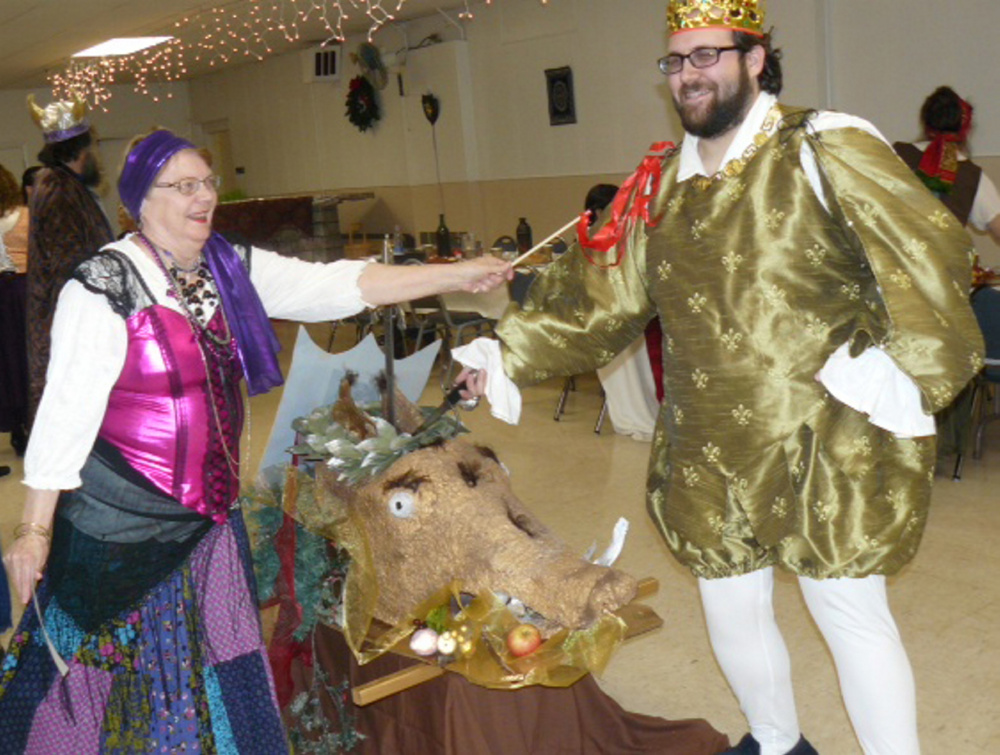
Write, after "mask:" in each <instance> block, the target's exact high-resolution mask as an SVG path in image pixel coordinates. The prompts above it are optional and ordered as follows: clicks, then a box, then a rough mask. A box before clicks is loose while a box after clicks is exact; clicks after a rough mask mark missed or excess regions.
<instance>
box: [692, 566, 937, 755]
mask: <svg viewBox="0 0 1000 755" xmlns="http://www.w3.org/2000/svg"><path fill="white" fill-rule="evenodd" d="M698 585H699V588H700V590H701V600H702V605H703V607H704V609H705V619H706V621H707V623H708V633H709V638H710V640H711V642H712V649H713V650H714V651H715V657H716V658H717V659H718V661H719V666H721V668H722V672H723V674H725V676H726V679H727V680H728V681H729V685H730V686H731V687H732V689H733V692H734V694H735V695H736V698H737V700H739V703H740V708H741V709H742V710H743V713H744V715H745V716H746V717H747V721H748V722H749V724H750V731H751V733H752V734H753V736H754V738H755V739H756V740H757V741H758V742H760V745H761V755H784V753H786V752H788V751H789V750H791V749H792V748H793V747H794V746H795V744H796V742H798V739H799V736H800V733H799V722H798V717H797V715H796V713H795V696H794V694H793V692H792V678H791V666H790V663H789V659H788V650H787V649H786V648H785V643H784V640H783V639H782V637H781V632H780V631H779V630H778V625H777V623H776V622H775V619H774V608H773V604H772V602H771V594H772V591H773V588H774V574H773V571H772V570H771V569H762V570H760V571H756V572H751V573H750V574H745V575H743V576H740V577H729V578H726V579H699V580H698ZM799 585H800V587H801V589H802V595H803V597H804V598H805V601H806V605H807V606H808V607H809V612H810V613H811V614H812V617H813V620H814V621H815V622H816V624H817V626H818V627H819V630H820V632H821V633H822V634H823V638H824V639H825V640H826V644H827V646H828V647H829V648H830V652H831V653H832V654H833V659H834V663H835V664H836V666H837V674H838V676H839V677H840V690H841V694H842V695H843V698H844V703H845V705H846V706H847V713H848V715H849V716H850V718H851V723H852V725H853V726H854V732H855V734H856V735H857V737H858V740H859V741H860V742H861V747H862V748H863V750H864V752H865V753H866V754H867V755H919V752H920V744H919V741H918V739H917V713H916V695H915V692H914V685H913V673H912V671H911V670H910V662H909V660H908V659H907V657H906V651H905V650H904V649H903V644H902V642H901V640H900V637H899V631H898V630H897V629H896V624H895V622H894V621H893V618H892V614H891V613H890V611H889V603H888V600H887V598H886V591H885V578H884V577H881V576H871V577H865V578H863V579H826V580H815V579H808V578H806V577H799Z"/></svg>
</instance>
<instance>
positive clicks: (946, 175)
mask: <svg viewBox="0 0 1000 755" xmlns="http://www.w3.org/2000/svg"><path fill="white" fill-rule="evenodd" d="M958 102H959V105H960V106H961V108H962V125H961V128H960V129H959V130H958V131H957V132H956V131H936V130H934V129H930V128H929V129H927V130H926V132H925V133H926V134H927V138H928V139H930V140H931V143H930V145H928V147H927V149H926V150H924V156H923V157H922V158H921V159H920V165H919V166H918V170H919V172H920V174H921V175H922V176H924V177H925V179H929V180H930V181H931V182H937V183H936V184H933V183H932V188H934V189H940V190H944V191H948V190H949V189H950V188H951V186H952V184H954V183H955V178H957V172H958V145H959V144H963V143H965V141H966V140H967V139H968V138H969V131H970V130H971V128H972V105H970V104H969V103H968V102H966V101H965V100H959V101H958Z"/></svg>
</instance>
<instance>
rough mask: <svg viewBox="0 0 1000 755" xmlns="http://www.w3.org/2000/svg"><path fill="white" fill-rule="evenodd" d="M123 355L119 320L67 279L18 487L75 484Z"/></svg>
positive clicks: (103, 302) (105, 305)
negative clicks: (22, 476)
mask: <svg viewBox="0 0 1000 755" xmlns="http://www.w3.org/2000/svg"><path fill="white" fill-rule="evenodd" d="M127 352H128V332H127V330H126V326H125V321H124V320H123V319H122V318H121V316H120V315H118V314H115V312H114V311H113V310H112V309H111V305H110V304H109V303H108V300H107V299H106V298H105V297H104V296H101V295H100V294H95V293H93V292H91V291H88V290H87V289H86V288H85V287H84V286H83V284H81V283H79V282H78V281H75V280H70V281H69V282H67V283H66V285H65V286H64V287H63V290H62V293H61V294H60V295H59V304H58V306H57V307H56V311H55V316H54V318H53V321H52V348H51V355H50V357H49V366H48V371H47V372H46V376H45V392H44V393H43V395H42V400H41V403H40V404H39V406H38V413H37V414H36V416H35V422H34V425H33V426H32V429H31V439H30V442H29V443H28V451H27V453H26V454H25V457H24V484H25V485H28V486H30V487H32V488H36V489H38V490H69V489H72V488H77V487H79V486H80V484H81V482H80V470H81V469H82V468H83V464H84V462H85V461H86V460H87V455H88V454H89V453H90V449H91V448H92V447H93V445H94V441H95V440H96V439H97V433H98V432H99V431H100V429H101V423H102V422H103V421H104V413H105V411H106V410H107V406H108V397H109V396H110V395H111V389H112V388H113V387H114V385H115V382H116V381H117V380H118V376H119V375H120V374H121V371H122V367H123V366H124V365H125V357H126V355H127Z"/></svg>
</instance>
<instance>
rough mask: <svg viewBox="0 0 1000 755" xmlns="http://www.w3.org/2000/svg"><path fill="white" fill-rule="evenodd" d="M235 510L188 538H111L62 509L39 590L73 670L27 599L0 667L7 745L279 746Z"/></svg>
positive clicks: (56, 748)
mask: <svg viewBox="0 0 1000 755" xmlns="http://www.w3.org/2000/svg"><path fill="white" fill-rule="evenodd" d="M232 514H233V515H232V516H231V517H230V518H229V521H228V522H227V523H226V524H222V525H212V526H211V527H210V528H203V531H199V532H198V533H197V534H196V536H195V537H193V538H188V540H193V541H194V542H193V544H191V545H190V546H189V547H188V548H187V550H186V551H183V550H182V551H178V548H177V544H176V543H174V544H173V545H168V546H164V544H163V543H162V542H161V541H159V540H155V539H152V540H146V541H142V542H137V543H132V544H130V545H127V546H122V545H121V544H120V543H119V544H109V543H107V542H105V541H103V540H102V539H100V538H94V537H91V536H90V535H88V534H86V533H85V532H83V531H81V530H80V529H78V528H77V527H76V526H74V524H73V523H72V522H70V521H69V520H68V519H67V518H66V517H65V516H57V518H56V523H55V532H54V534H53V547H52V557H51V558H50V562H49V567H48V571H47V573H46V577H45V579H44V580H43V581H42V582H41V583H40V585H39V589H38V598H39V605H40V607H41V609H42V612H43V614H44V628H45V630H47V633H48V636H49V638H50V640H51V642H52V644H53V646H54V648H55V650H56V651H57V652H58V653H59V655H60V656H61V657H62V658H63V659H65V661H66V662H67V663H68V665H69V672H68V673H67V674H66V675H65V676H62V675H61V674H60V673H59V671H58V669H57V667H56V664H55V662H54V660H53V656H52V652H51V651H50V649H49V647H48V646H47V644H46V642H45V637H44V633H43V632H42V627H41V626H40V623H39V620H38V616H37V614H36V613H35V611H34V610H33V609H32V608H31V606H30V605H29V607H28V610H26V611H25V614H24V618H23V619H22V621H21V623H20V626H19V627H18V629H17V631H16V633H15V635H14V638H13V640H12V641H11V645H10V648H9V649H8V654H7V656H6V658H5V660H4V662H3V664H2V667H0V753H2V755H7V754H8V753H9V754H11V755H13V754H14V753H18V754H20V753H31V754H38V755H42V754H48V753H51V754H52V755H56V754H58V755H63V754H64V753H68V752H73V753H98V752H100V753H154V752H155V753H181V752H183V753H192V752H198V753H261V755H265V754H266V755H277V754H280V753H287V752H288V747H287V744H286V739H285V734H284V730H283V727H282V724H281V720H280V714H279V711H278V704H277V700H276V698H275V693H274V683H273V680H272V677H271V671H270V667H269V666H268V662H267V654H266V649H265V647H264V644H263V639H262V637H261V627H260V615H259V612H258V610H257V603H256V588H255V582H254V577H253V570H252V565H251V559H250V547H249V542H248V540H247V535H246V530H245V529H244V526H243V519H242V515H241V514H240V512H239V511H238V510H235V511H233V512H232ZM164 547H166V548H167V551H165V552H162V553H159V554H158V550H161V549H163V548H164ZM158 556H163V557H164V558H160V557H158ZM171 558H173V559H174V565H173V566H172V567H171V568H169V571H167V572H166V573H165V574H162V573H157V568H160V570H161V571H162V564H163V563H168V564H169V563H170V561H171ZM151 575H152V578H154V579H155V580H156V581H155V583H153V584H152V585H150V584H149V581H150V578H151ZM144 582H145V585H143V583H144Z"/></svg>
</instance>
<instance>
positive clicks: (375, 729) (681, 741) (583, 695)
mask: <svg viewBox="0 0 1000 755" xmlns="http://www.w3.org/2000/svg"><path fill="white" fill-rule="evenodd" d="M316 631H317V636H316V655H315V658H314V661H315V663H317V664H319V666H320V668H322V669H323V671H324V672H325V673H326V674H328V675H329V677H330V680H331V682H332V683H333V685H334V686H336V685H338V684H340V683H342V682H343V681H344V680H345V679H346V680H348V681H349V683H350V684H351V685H352V686H354V685H359V684H364V683H365V682H368V681H372V680H374V679H378V678H380V677H382V676H385V675H386V674H390V673H392V672H394V671H398V670H399V669H401V668H404V667H405V666H408V665H411V664H413V663H414V662H415V661H413V660H411V659H407V658H403V657H400V656H397V655H393V654H391V653H390V654H387V655H384V656H382V657H381V658H378V659H376V660H374V661H372V662H371V663H369V664H366V665H365V666H358V664H357V663H356V662H355V661H354V658H353V657H352V656H351V653H350V651H349V650H348V648H347V645H346V643H345V642H344V639H343V636H342V635H341V634H340V633H339V632H337V631H336V630H332V629H328V628H326V627H323V626H317V629H316ZM294 673H295V677H296V679H295V683H296V687H297V688H298V689H299V690H302V689H306V688H307V687H308V685H309V684H310V682H311V677H312V673H311V671H310V670H308V669H306V668H305V667H304V666H301V665H299V666H298V667H297V668H296V669H295V671H294ZM665 683H666V682H665ZM346 705H347V709H348V714H349V715H353V716H355V721H354V723H355V725H356V727H357V730H358V731H359V732H360V733H361V734H363V735H364V737H365V738H364V739H363V740H361V742H360V744H359V745H358V746H357V747H355V748H354V749H353V750H351V752H358V753H379V754H381V755H529V754H530V755H604V754H609V755H626V754H627V753H659V754H660V755H715V754H716V753H719V752H721V751H723V750H725V749H726V748H727V747H729V740H728V739H727V737H726V736H725V735H724V734H722V733H720V732H718V731H716V730H715V729H713V728H712V727H711V726H710V725H709V724H708V723H707V722H706V721H704V720H701V719H693V720H686V721H668V720H666V719H663V718H656V717H653V716H643V715H639V714H635V713H629V712H627V711H625V710H623V709H622V708H621V706H619V705H618V703H616V702H615V701H614V700H612V699H611V698H610V697H608V696H607V695H606V694H605V693H604V692H602V691H601V689H600V687H598V685H597V682H596V681H595V680H594V678H593V677H591V676H586V677H584V678H583V679H581V680H580V681H579V682H577V683H576V684H574V685H573V686H572V687H569V688H566V689H553V688H549V687H540V686H535V687H527V688H524V689H520V690H516V691H504V690H491V689H486V688H484V687H479V686H476V685H475V684H472V683H471V682H469V681H467V680H466V679H465V678H464V677H462V676H460V675H458V674H454V673H446V674H444V675H443V676H440V677H438V678H436V679H432V680H431V681H429V682H425V683H423V684H421V685H419V686H417V687H413V688H411V689H409V690H406V691H405V692H400V693H398V694H396V695H392V696H390V697H387V698H384V699H383V700H380V701H378V702H375V703H372V704H371V705H367V706H365V707H355V706H353V705H352V704H351V703H350V700H349V695H348V701H347V703H346ZM324 710H325V713H326V716H327V718H328V719H330V720H331V721H332V722H337V720H338V718H339V714H338V713H337V711H336V709H335V707H334V706H333V705H332V703H331V702H330V701H329V700H326V701H325V703H324ZM289 720H290V719H289ZM292 725H294V724H292ZM335 728H337V727H336V726H335Z"/></svg>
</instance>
